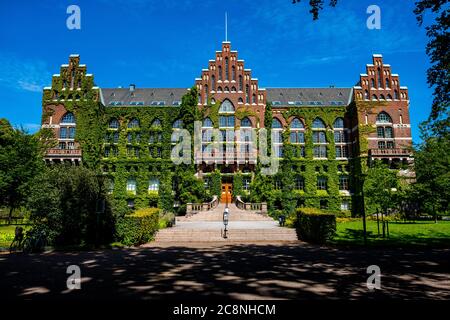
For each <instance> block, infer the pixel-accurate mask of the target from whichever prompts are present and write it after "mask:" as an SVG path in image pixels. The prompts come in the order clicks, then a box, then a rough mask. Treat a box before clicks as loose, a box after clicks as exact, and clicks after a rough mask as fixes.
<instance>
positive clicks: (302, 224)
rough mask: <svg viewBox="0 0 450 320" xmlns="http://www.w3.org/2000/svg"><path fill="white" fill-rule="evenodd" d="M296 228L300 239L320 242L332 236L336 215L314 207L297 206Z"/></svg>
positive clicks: (334, 230) (334, 231)
mask: <svg viewBox="0 0 450 320" xmlns="http://www.w3.org/2000/svg"><path fill="white" fill-rule="evenodd" d="M296 228H297V233H298V235H299V238H300V239H301V240H304V241H307V242H312V243H320V244H322V243H325V242H327V241H328V240H331V239H332V238H333V237H334V235H335V233H336V216H335V215H334V214H331V213H324V212H323V211H320V210H318V209H314V208H299V209H297V223H296Z"/></svg>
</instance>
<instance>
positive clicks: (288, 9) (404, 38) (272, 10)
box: [0, 0, 432, 142]
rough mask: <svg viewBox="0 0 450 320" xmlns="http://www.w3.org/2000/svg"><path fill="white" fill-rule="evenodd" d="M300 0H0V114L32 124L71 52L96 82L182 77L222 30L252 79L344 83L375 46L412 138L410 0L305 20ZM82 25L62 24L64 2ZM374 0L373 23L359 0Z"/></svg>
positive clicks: (425, 103) (426, 96) (422, 107)
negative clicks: (406, 97)
mask: <svg viewBox="0 0 450 320" xmlns="http://www.w3.org/2000/svg"><path fill="white" fill-rule="evenodd" d="M307 2H309V1H306V0H303V3H301V4H297V5H292V1H291V0H228V1H208V0H204V1H200V0H196V1H194V0H186V1H182V0H176V1H175V0H147V1H145V0H90V1H87V0H83V1H80V0H71V1H66V0H41V1H31V0H28V1H0V101H1V104H0V117H6V118H8V119H9V120H10V121H11V122H12V123H13V124H14V125H17V126H19V125H23V126H24V127H25V128H27V129H29V130H30V131H31V132H33V131H35V130H36V129H37V128H38V126H39V122H40V117H41V99H42V88H43V87H44V86H48V85H50V83H51V75H52V74H54V73H59V67H60V65H61V64H64V63H67V61H68V56H69V55H70V54H71V53H78V54H80V56H81V63H83V64H87V67H88V72H89V73H93V74H94V77H95V82H96V84H97V85H99V86H100V87H117V86H128V85H129V84H130V83H135V84H136V85H137V86H138V87H190V86H192V85H193V83H194V78H196V77H198V76H200V74H201V69H202V68H206V67H207V64H208V60H209V59H213V58H214V53H215V51H216V50H220V48H221V42H222V41H223V40H224V38H225V32H224V13H225V11H227V12H228V17H229V18H228V22H229V23H228V24H229V28H228V38H229V40H230V41H231V43H232V48H233V49H234V50H238V51H239V57H240V59H244V60H245V61H246V68H251V69H252V70H253V76H254V77H257V78H258V79H259V81H260V86H262V87H328V86H329V85H335V86H341V87H351V86H353V85H354V84H355V83H356V82H357V81H358V80H359V74H360V73H364V72H365V65H366V64H367V63H371V62H372V58H371V56H372V54H374V53H381V54H383V56H384V61H385V63H388V64H391V66H392V69H393V73H398V74H399V75H400V82H401V85H402V86H408V87H409V92H410V99H411V106H410V113H411V120H412V121H411V122H412V128H413V140H414V141H415V142H418V141H419V131H418V124H419V123H420V122H421V121H423V120H425V119H426V118H427V116H428V114H429V110H430V105H431V100H432V96H431V93H432V91H431V89H429V88H428V85H427V83H426V69H427V68H428V67H429V60H428V57H427V56H426V54H425V45H426V42H427V37H426V35H425V30H424V28H423V27H418V26H417V23H416V20H415V16H414V14H413V13H412V11H413V8H414V1H413V0H402V1H398V0H383V1H381V0H378V1H376V0H369V1H366V0H359V1H352V0H339V4H338V6H337V7H336V8H329V7H326V8H325V11H323V12H322V13H321V17H320V19H319V20H318V21H312V18H311V16H310V14H309V13H308V8H307ZM71 4H76V5H79V6H80V8H81V30H69V29H67V27H66V19H67V17H68V14H67V13H66V9H67V7H68V6H69V5H71ZM372 4H376V5H379V6H380V8H381V19H382V21H381V23H382V28H381V30H369V29H367V27H366V20H367V17H368V16H369V15H368V14H366V9H367V7H368V6H369V5H372Z"/></svg>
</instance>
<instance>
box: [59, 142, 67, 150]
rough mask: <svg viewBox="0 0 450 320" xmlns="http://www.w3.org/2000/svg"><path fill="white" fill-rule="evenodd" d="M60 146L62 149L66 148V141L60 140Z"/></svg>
mask: <svg viewBox="0 0 450 320" xmlns="http://www.w3.org/2000/svg"><path fill="white" fill-rule="evenodd" d="M58 148H59V149H60V150H65V149H66V143H65V142H60V143H59V145H58Z"/></svg>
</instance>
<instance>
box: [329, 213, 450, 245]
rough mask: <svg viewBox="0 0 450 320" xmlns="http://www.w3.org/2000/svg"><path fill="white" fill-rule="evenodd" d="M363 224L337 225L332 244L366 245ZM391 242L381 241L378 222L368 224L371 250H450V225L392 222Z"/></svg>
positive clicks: (356, 222) (389, 239) (346, 222)
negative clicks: (432, 248)
mask: <svg viewBox="0 0 450 320" xmlns="http://www.w3.org/2000/svg"><path fill="white" fill-rule="evenodd" d="M362 230H363V224H362V220H361V219H359V220H352V221H345V222H338V223H337V234H336V236H335V238H334V239H333V241H332V242H331V243H332V244H336V245H349V246H355V245H356V246H360V245H363V231H362ZM389 234H390V237H389V238H384V239H383V238H382V226H381V223H380V235H378V228H377V222H376V221H367V240H368V244H369V245H371V246H385V245H386V246H402V247H404V246H425V247H426V246H432V247H434V246H438V247H442V246H445V247H450V221H439V222H438V223H434V221H412V222H411V221H408V222H392V221H391V222H389Z"/></svg>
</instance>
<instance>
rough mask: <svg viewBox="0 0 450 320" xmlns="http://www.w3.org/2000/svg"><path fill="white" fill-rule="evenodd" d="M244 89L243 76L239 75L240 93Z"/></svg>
mask: <svg viewBox="0 0 450 320" xmlns="http://www.w3.org/2000/svg"><path fill="white" fill-rule="evenodd" d="M243 87H244V85H243V81H242V75H239V91H242V90H243Z"/></svg>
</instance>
